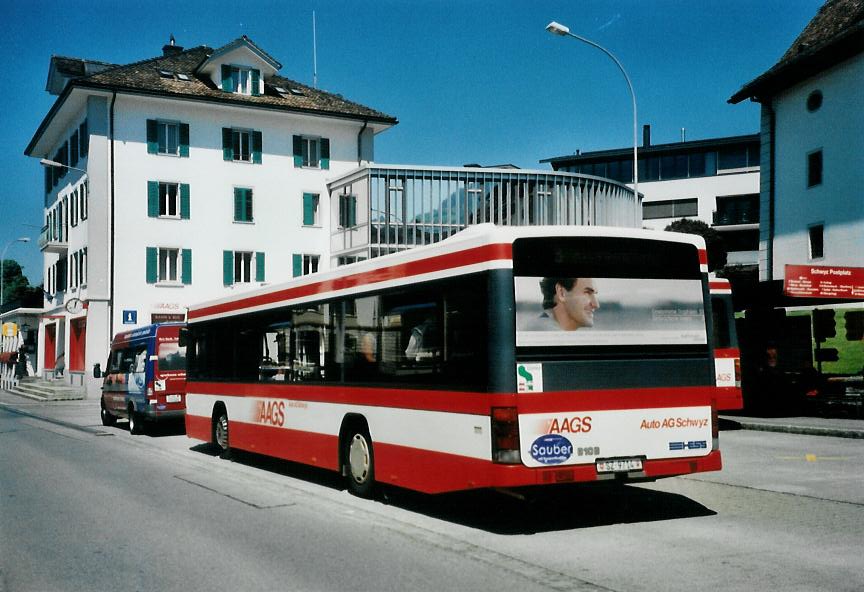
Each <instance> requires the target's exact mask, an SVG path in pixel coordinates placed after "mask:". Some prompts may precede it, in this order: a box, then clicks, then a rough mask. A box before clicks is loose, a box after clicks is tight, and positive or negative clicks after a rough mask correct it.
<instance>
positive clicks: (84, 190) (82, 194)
mask: <svg viewBox="0 0 864 592" xmlns="http://www.w3.org/2000/svg"><path fill="white" fill-rule="evenodd" d="M85 123H86V122H85ZM79 189H80V191H79V196H78V198H79V199H80V200H81V201H80V203H79V204H78V213H79V215H80V216H81V221H82V222H83V221H84V220H86V219H87V194H88V193H89V191H90V186H89V185H88V184H87V183H86V182H85V183H82V184H81V185H80V186H79Z"/></svg>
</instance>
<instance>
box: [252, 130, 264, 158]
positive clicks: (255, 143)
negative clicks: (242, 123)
mask: <svg viewBox="0 0 864 592" xmlns="http://www.w3.org/2000/svg"><path fill="white" fill-rule="evenodd" d="M263 144H264V139H263V137H262V136H261V132H252V162H253V163H255V164H261V152H262V150H263Z"/></svg>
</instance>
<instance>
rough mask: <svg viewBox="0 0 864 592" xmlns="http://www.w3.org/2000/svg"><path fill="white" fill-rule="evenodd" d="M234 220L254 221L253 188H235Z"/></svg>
mask: <svg viewBox="0 0 864 592" xmlns="http://www.w3.org/2000/svg"><path fill="white" fill-rule="evenodd" d="M234 221H235V222H253V221H254V219H253V217H252V190H251V189H247V188H243V187H235V188H234Z"/></svg>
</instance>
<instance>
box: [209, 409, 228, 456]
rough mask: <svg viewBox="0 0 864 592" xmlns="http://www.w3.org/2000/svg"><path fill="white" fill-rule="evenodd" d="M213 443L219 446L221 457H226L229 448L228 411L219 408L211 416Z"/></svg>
mask: <svg viewBox="0 0 864 592" xmlns="http://www.w3.org/2000/svg"><path fill="white" fill-rule="evenodd" d="M213 443H214V444H216V446H218V447H219V450H220V451H221V453H222V454H221V456H222V458H228V456H229V454H230V452H231V448H230V447H229V445H228V412H227V411H226V410H225V409H219V410H218V411H217V412H216V413H215V414H214V416H213Z"/></svg>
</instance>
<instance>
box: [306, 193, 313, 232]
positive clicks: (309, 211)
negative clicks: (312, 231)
mask: <svg viewBox="0 0 864 592" xmlns="http://www.w3.org/2000/svg"><path fill="white" fill-rule="evenodd" d="M313 224H315V196H314V195H313V194H311V193H304V194H303V226H312V225H313Z"/></svg>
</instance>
